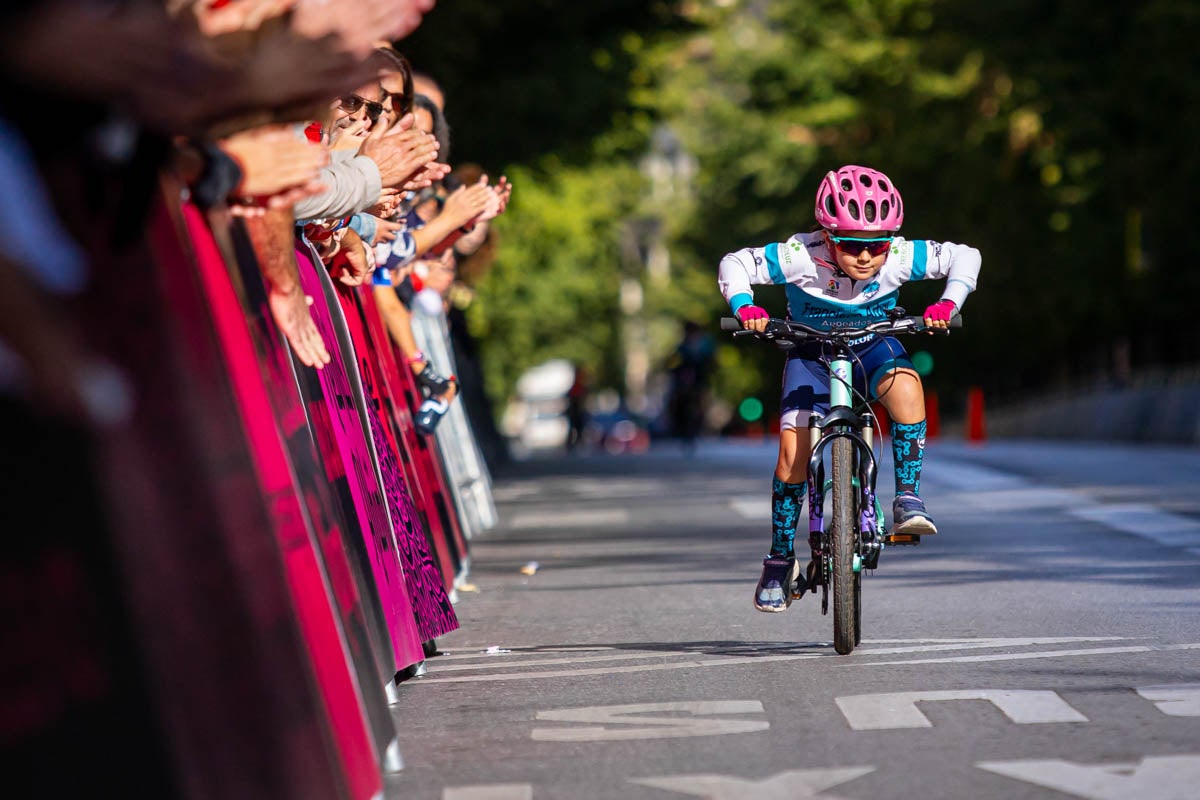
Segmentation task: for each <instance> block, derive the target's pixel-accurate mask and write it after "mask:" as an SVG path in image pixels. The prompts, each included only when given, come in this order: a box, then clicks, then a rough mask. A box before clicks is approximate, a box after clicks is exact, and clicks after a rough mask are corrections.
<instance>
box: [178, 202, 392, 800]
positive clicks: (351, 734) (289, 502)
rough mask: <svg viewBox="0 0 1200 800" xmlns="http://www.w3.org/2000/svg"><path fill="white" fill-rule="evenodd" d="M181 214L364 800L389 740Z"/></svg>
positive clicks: (247, 351)
mask: <svg viewBox="0 0 1200 800" xmlns="http://www.w3.org/2000/svg"><path fill="white" fill-rule="evenodd" d="M181 213H182V216H183V224H184V226H185V232H186V235H187V236H188V238H189V244H190V245H191V247H190V249H191V254H192V256H193V258H194V260H195V263H196V266H197V267H198V274H199V276H200V279H201V284H202V288H203V291H204V293H205V295H206V298H207V301H208V307H209V311H210V314H211V316H212V320H213V323H214V325H215V328H216V334H217V339H218V341H219V343H220V347H221V353H222V355H223V360H224V363H225V366H226V368H227V370H228V372H229V376H230V379H231V382H232V387H233V390H234V396H235V400H236V402H237V404H238V408H239V411H240V416H241V420H242V423H243V425H244V427H245V430H246V434H247V438H248V441H249V445H250V451H251V455H252V458H253V462H254V466H255V471H256V473H257V477H258V480H259V482H260V484H261V485H262V491H263V498H264V500H265V501H266V504H267V507H268V513H269V514H270V517H271V521H272V523H273V528H274V533H275V535H276V537H277V538H278V539H279V545H280V549H281V550H282V552H283V558H284V567H285V570H286V574H287V578H288V582H289V585H290V588H291V597H292V603H293V605H294V607H295V610H296V615H297V621H298V622H299V623H300V630H301V633H302V635H303V637H304V642H305V645H306V647H307V650H308V653H309V655H310V657H311V659H312V667H313V670H314V674H315V675H314V676H315V679H316V682H317V687H318V689H319V691H320V692H321V695H322V696H323V698H324V701H325V711H326V713H327V714H328V717H329V724H330V727H331V728H332V733H333V739H334V744H335V746H336V748H337V751H338V756H339V758H340V760H341V763H342V765H343V767H344V769H345V774H346V779H347V783H348V784H349V786H348V789H349V794H350V796H351V797H353V798H370V797H372V796H373V795H374V794H375V793H376V792H378V791H379V790H380V788H381V783H382V778H381V775H380V773H379V770H378V768H377V766H376V757H377V754H383V753H384V752H385V751H386V748H387V745H388V744H391V743H392V742H393V741H394V740H395V735H394V733H393V734H392V735H391V736H389V737H388V739H387V740H386V743H385V744H383V745H382V746H375V744H374V743H373V742H372V741H371V739H370V735H369V734H368V731H367V728H366V724H365V717H366V711H365V708H364V705H363V699H362V697H361V696H360V694H359V692H358V687H357V685H356V681H355V680H354V677H353V676H352V675H351V673H350V669H349V663H350V660H349V658H348V652H347V647H346V645H345V642H344V640H343V634H342V632H341V630H340V629H339V626H338V623H337V620H336V616H335V614H334V612H333V608H332V599H331V592H330V589H329V585H328V580H327V578H326V576H325V573H324V569H323V567H322V565H321V563H320V561H319V559H318V557H317V550H316V547H315V545H314V543H313V537H312V536H311V532H310V529H309V525H308V520H307V519H306V515H305V513H304V506H303V504H302V502H301V498H300V495H299V493H298V492H297V490H296V481H295V479H294V478H293V475H292V468H291V464H290V463H289V462H288V458H287V453H286V451H285V450H284V447H283V443H282V441H281V439H280V435H279V430H278V428H277V427H276V424H275V413H274V410H273V408H272V407H271V403H270V401H269V400H268V397H267V392H266V388H265V387H264V385H263V380H262V374H261V372H260V371H259V364H258V358H257V354H256V353H255V351H254V347H253V344H252V343H251V339H250V331H249V328H248V326H247V324H246V318H245V314H244V313H243V310H242V306H241V304H240V303H239V302H238V299H237V296H236V295H235V294H234V291H233V286H232V284H231V283H230V277H229V272H228V269H227V268H226V265H225V262H224V260H223V259H222V257H221V253H220V252H219V251H218V250H217V246H216V242H215V241H214V240H213V238H212V235H211V233H210V232H209V231H208V228H207V225H206V224H205V221H204V219H203V218H202V216H201V214H200V211H199V210H198V209H197V208H196V207H195V206H193V205H191V204H184V205H183V207H182V209H181Z"/></svg>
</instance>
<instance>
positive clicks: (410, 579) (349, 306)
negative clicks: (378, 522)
mask: <svg viewBox="0 0 1200 800" xmlns="http://www.w3.org/2000/svg"><path fill="white" fill-rule="evenodd" d="M336 290H337V300H338V302H339V305H340V309H341V312H342V319H343V321H344V322H345V323H346V328H347V331H348V332H349V335H350V341H349V344H350V345H351V347H352V348H353V353H354V354H355V355H356V356H357V362H358V370H359V376H360V378H361V381H362V386H363V391H364V393H365V396H366V408H367V417H368V422H369V423H370V428H371V437H372V440H373V442H374V444H375V453H376V455H377V456H378V459H379V467H380V472H381V475H382V477H383V486H384V490H385V494H386V496H387V500H388V509H389V511H390V512H391V515H392V523H393V524H392V530H393V532H394V533H395V536H396V545H397V548H398V549H399V551H400V557H401V559H402V560H403V563H404V579H405V584H406V586H407V588H408V596H409V600H410V601H411V602H412V606H413V608H414V609H415V610H416V613H417V629H418V630H419V631H420V636H421V641H423V642H428V641H431V640H433V639H435V638H437V637H438V636H442V635H444V634H447V633H449V632H450V631H453V630H455V629H457V628H458V617H456V616H455V614H454V607H453V606H452V605H451V604H450V598H449V596H448V595H447V594H446V587H445V585H444V584H443V583H442V574H441V572H440V570H439V569H438V565H437V564H435V563H434V560H433V556H432V555H431V554H430V550H429V542H428V540H427V539H426V535H425V530H424V526H423V525H422V522H421V518H420V516H419V515H418V514H417V509H416V507H415V506H414V505H413V501H412V496H411V495H410V494H409V491H408V487H407V486H406V483H405V480H404V476H403V475H402V474H401V466H400V452H401V451H400V447H399V445H398V443H397V441H396V439H395V438H394V436H393V435H392V430H391V427H390V425H385V424H384V420H383V417H382V413H383V412H384V410H385V409H386V407H387V405H388V401H387V400H386V399H385V396H384V395H385V393H386V389H385V386H384V382H383V379H382V377H381V376H380V374H379V369H378V366H377V365H378V362H379V357H378V355H377V354H376V353H375V352H374V350H373V349H372V347H371V344H370V342H369V340H368V338H367V335H366V331H365V330H364V329H363V322H362V315H361V311H360V309H359V305H358V296H357V294H356V292H355V290H354V289H352V288H350V287H345V286H339V287H336ZM347 360H349V359H347Z"/></svg>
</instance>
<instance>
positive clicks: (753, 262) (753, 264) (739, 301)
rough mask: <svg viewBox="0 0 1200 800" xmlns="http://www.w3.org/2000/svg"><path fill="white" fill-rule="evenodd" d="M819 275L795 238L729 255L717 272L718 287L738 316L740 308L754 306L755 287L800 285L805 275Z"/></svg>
mask: <svg viewBox="0 0 1200 800" xmlns="http://www.w3.org/2000/svg"><path fill="white" fill-rule="evenodd" d="M815 274H816V268H815V267H814V265H813V262H812V259H811V258H810V257H809V255H808V249H807V248H806V247H805V246H804V244H803V242H801V241H800V240H799V239H798V238H797V237H792V238H791V239H789V240H788V241H786V242H778V243H775V244H769V245H767V246H766V247H747V248H744V249H742V250H735V251H734V252H732V253H728V254H726V255H725V257H724V258H722V259H721V265H720V267H719V268H718V270H717V283H718V285H719V286H720V287H721V294H722V295H723V296H724V297H725V300H726V301H727V302H728V303H729V307H730V308H731V309H733V312H734V313H735V314H736V313H737V310H738V309H739V308H741V307H742V306H746V305H750V304H751V303H753V302H754V291H753V289H752V288H751V287H752V286H761V285H764V284H765V285H770V284H785V283H796V282H797V281H798V280H800V279H801V278H802V277H803V276H805V275H815Z"/></svg>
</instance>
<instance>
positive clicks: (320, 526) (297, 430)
mask: <svg viewBox="0 0 1200 800" xmlns="http://www.w3.org/2000/svg"><path fill="white" fill-rule="evenodd" d="M209 217H210V220H211V222H210V230H211V231H212V232H213V233H214V238H215V239H216V241H217V243H218V245H219V247H220V249H221V251H222V253H223V254H224V257H225V261H226V263H227V265H228V266H229V269H230V283H231V286H232V288H233V290H234V291H235V292H236V294H237V301H236V304H235V307H237V306H241V310H242V311H243V312H244V314H245V318H246V320H247V323H248V331H249V333H250V336H251V339H252V340H253V343H254V348H255V351H256V354H257V356H258V361H259V366H260V370H261V374H262V375H263V377H264V380H265V386H266V391H267V395H268V397H269V400H270V403H271V406H272V409H273V411H274V418H275V421H276V424H277V426H278V427H279V429H280V433H281V435H282V437H283V442H284V445H285V447H286V449H287V452H288V455H289V457H290V461H291V465H292V476H293V480H294V481H295V484H296V489H297V491H298V492H299V493H300V496H301V497H302V499H303V501H304V503H303V505H302V507H301V513H303V514H305V518H306V521H307V523H308V526H309V531H310V533H311V535H312V537H313V540H314V543H315V545H316V548H317V550H318V552H319V553H320V556H321V561H322V562H323V565H324V569H325V574H326V576H327V579H328V581H329V585H330V588H331V590H332V595H333V598H334V601H335V608H336V611H337V613H338V617H339V621H340V624H341V632H342V635H343V637H344V639H345V643H346V648H347V651H348V652H349V655H350V663H351V666H352V667H353V669H354V673H355V676H356V678H357V682H358V689H359V692H360V693H361V695H362V702H363V705H364V707H365V711H366V715H367V719H368V722H369V723H370V730H371V732H372V738H373V743H374V746H375V748H376V752H377V756H378V759H379V763H380V764H381V765H382V766H383V768H384V770H385V771H393V770H395V769H398V768H399V767H400V766H401V758H400V754H399V746H398V744H397V742H396V727H395V723H394V722H393V720H392V717H391V714H390V713H389V712H388V708H387V704H388V696H387V694H386V693H385V691H384V686H385V685H386V684H388V683H390V682H391V681H392V680H393V678H394V676H395V672H396V669H395V664H394V660H393V657H392V645H391V638H390V634H389V633H388V629H387V626H386V624H385V623H384V620H383V611H382V607H381V606H380V601H379V590H378V588H377V587H376V586H375V584H374V580H373V578H372V575H371V568H370V563H369V557H368V556H367V553H366V546H365V541H364V538H363V535H362V531H361V530H360V528H359V527H358V519H357V517H351V518H347V517H346V515H345V513H344V511H343V508H344V506H343V503H342V502H341V501H340V500H339V499H338V498H337V497H336V496H335V493H337V492H341V493H348V492H349V489H348V488H347V487H346V483H347V479H346V476H345V473H344V472H342V473H340V474H339V473H332V472H331V471H330V468H331V467H334V466H336V467H337V468H338V469H340V468H341V466H342V465H341V461H340V460H338V459H331V460H329V461H327V462H324V463H323V462H321V460H320V459H319V458H318V456H317V450H316V443H315V441H314V438H313V434H312V431H311V429H310V427H309V421H308V416H307V413H306V410H305V406H304V399H303V397H302V396H301V394H300V388H299V384H298V383H297V381H296V374H295V372H294V369H295V367H294V366H293V363H292V359H291V354H290V351H289V350H288V347H287V344H286V342H285V341H284V338H283V334H282V333H281V332H280V331H279V328H278V326H277V325H276V323H275V319H274V317H273V316H272V315H271V312H270V308H269V307H268V303H267V294H266V287H265V284H264V282H263V279H262V275H261V272H260V270H259V266H258V260H257V257H256V256H255V253H254V249H253V246H252V245H251V243H250V241H249V238H248V237H247V235H246V231H245V229H244V227H243V226H242V225H241V223H240V221H235V220H231V219H230V217H229V214H228V213H225V212H214V213H212V214H210V215H209ZM300 369H308V368H305V367H303V366H302V365H301V366H300ZM345 507H349V508H352V502H347V503H346V506H345ZM351 520H353V521H351Z"/></svg>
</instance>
